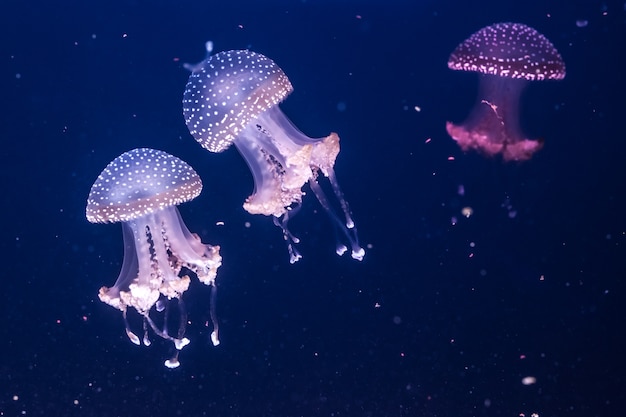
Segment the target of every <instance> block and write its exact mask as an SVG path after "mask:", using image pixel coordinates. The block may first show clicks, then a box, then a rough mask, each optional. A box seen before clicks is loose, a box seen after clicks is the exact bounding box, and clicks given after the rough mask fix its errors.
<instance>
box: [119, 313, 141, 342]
mask: <svg viewBox="0 0 626 417" xmlns="http://www.w3.org/2000/svg"><path fill="white" fill-rule="evenodd" d="M122 318H123V319H124V327H125V328H126V335H127V336H128V338H129V339H130V341H131V342H133V343H134V344H136V345H137V346H140V345H141V342H140V341H139V337H137V335H136V334H135V333H133V331H132V330H130V325H129V324H128V317H127V316H126V308H124V309H123V310H122Z"/></svg>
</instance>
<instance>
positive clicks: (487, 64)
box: [446, 23, 565, 161]
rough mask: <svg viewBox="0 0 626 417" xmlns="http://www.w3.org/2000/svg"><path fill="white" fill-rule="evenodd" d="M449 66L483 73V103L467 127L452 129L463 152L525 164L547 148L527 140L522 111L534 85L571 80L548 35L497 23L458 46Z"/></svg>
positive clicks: (479, 102) (449, 127) (449, 125)
mask: <svg viewBox="0 0 626 417" xmlns="http://www.w3.org/2000/svg"><path fill="white" fill-rule="evenodd" d="M448 67H449V68H450V69H453V70H459V71H473V72H478V73H479V74H480V85H479V92H478V100H477V103H476V104H475V106H474V108H473V109H472V111H471V113H470V115H469V117H468V118H467V119H466V120H465V122H464V123H463V124H462V125H456V124H454V123H451V122H448V123H447V124H446V130H447V131H448V134H449V135H450V136H451V137H452V138H453V139H454V140H455V141H457V143H458V144H459V146H460V147H461V149H463V150H464V151H467V150H470V149H475V150H477V151H479V152H482V153H483V154H485V155H488V156H493V155H496V154H501V155H502V159H503V160H505V161H524V160H527V159H530V157H531V156H532V155H533V154H534V153H535V152H536V151H538V150H540V149H541V148H542V146H543V142H542V141H540V140H539V141H538V140H532V139H527V138H526V137H525V135H524V134H523V132H522V131H521V129H520V124H519V114H518V107H519V101H520V96H521V94H522V91H523V90H524V88H525V87H526V85H527V84H528V82H529V81H541V80H561V79H563V78H564V77H565V64H564V63H563V59H562V58H561V55H560V54H559V52H558V51H557V50H556V48H555V47H554V45H552V43H551V42H550V41H549V40H548V39H546V37H545V36H543V35H542V34H541V33H539V32H537V31H536V30H535V29H533V28H531V27H528V26H526V25H524V24H521V23H496V24H494V25H491V26H487V27H484V28H482V29H480V30H479V31H478V32H476V33H474V34H473V35H471V36H470V37H469V38H467V39H466V40H465V41H463V42H462V43H461V44H460V45H459V46H457V48H456V49H455V50H454V51H453V52H452V54H450V58H449V60H448Z"/></svg>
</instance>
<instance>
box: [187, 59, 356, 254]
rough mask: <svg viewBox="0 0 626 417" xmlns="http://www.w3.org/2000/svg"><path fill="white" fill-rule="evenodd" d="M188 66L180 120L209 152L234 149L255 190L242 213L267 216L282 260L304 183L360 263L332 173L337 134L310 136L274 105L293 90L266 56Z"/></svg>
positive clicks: (352, 229) (293, 240)
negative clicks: (279, 240) (328, 190)
mask: <svg viewBox="0 0 626 417" xmlns="http://www.w3.org/2000/svg"><path fill="white" fill-rule="evenodd" d="M188 68H189V69H191V71H192V73H191V75H190V76H189V81H188V82H187V86H186V88H185V93H184V97H183V115H184V117H185V122H186V123H187V127H188V128H189V132H190V133H191V135H192V136H193V137H194V138H195V139H196V140H197V141H198V142H199V143H200V144H201V145H202V146H203V147H204V148H205V149H207V150H209V151H210V152H222V151H224V150H226V149H227V148H228V147H230V146H231V144H233V143H234V144H235V147H236V148H237V150H238V151H239V153H240V154H241V155H242V156H243V157H244V159H245V160H246V162H247V164H248V166H249V168H250V170H251V171H252V175H253V177H254V186H255V190H254V193H253V194H252V195H251V196H250V197H248V199H247V200H246V202H245V204H244V209H245V210H246V211H248V212H249V213H251V214H264V215H266V216H273V217H274V223H275V224H276V225H278V226H279V227H281V228H282V231H283V236H284V238H285V241H286V242H287V249H288V250H289V255H290V262H291V263H294V262H296V261H298V260H299V259H300V258H301V255H300V253H299V252H298V250H297V249H296V247H295V244H296V243H298V241H299V240H298V238H296V237H295V236H294V235H293V234H292V233H291V232H290V231H289V228H288V221H289V219H290V217H292V216H293V215H294V214H295V213H296V211H297V209H298V208H299V206H300V204H301V202H302V197H303V195H304V192H303V191H302V188H303V186H304V185H305V184H306V183H307V182H308V184H309V187H310V188H311V190H312V191H313V193H314V194H315V196H316V197H317V199H318V200H319V202H320V204H321V205H322V207H323V208H324V209H325V210H326V212H328V214H329V215H330V217H331V219H332V220H333V222H334V224H335V226H336V227H337V228H338V229H339V230H341V232H342V233H343V235H344V236H345V238H346V240H347V241H348V242H349V244H350V247H351V250H352V257H353V258H354V259H357V260H362V259H363V256H364V255H365V251H364V249H363V248H362V247H361V246H360V245H359V241H358V237H357V231H356V227H355V224H354V221H353V220H352V215H351V213H350V209H349V207H348V203H347V201H346V200H345V198H344V197H343V193H342V191H341V188H340V187H339V183H338V181H337V179H336V177H335V172H334V169H333V167H334V165H335V159H336V158H337V154H338V153H339V136H337V134H336V133H331V134H330V135H329V136H327V137H325V138H310V137H308V136H306V135H304V134H303V133H302V132H301V131H300V130H299V129H298V128H297V127H295V126H294V125H293V123H291V121H290V120H289V119H288V118H287V117H286V116H285V114H283V112H282V111H281V110H280V108H279V107H278V104H279V103H280V102H281V101H283V100H284V99H285V97H287V96H288V95H289V94H290V93H291V92H292V90H293V87H292V86H291V82H290V81H289V79H288V78H287V76H286V75H285V73H284V72H283V70H282V69H280V67H279V66H278V65H276V63H274V61H272V60H271V59H269V58H268V57H266V56H264V55H261V54H258V53H255V52H252V51H248V50H238V51H226V52H220V53H217V54H215V55H210V56H209V57H207V58H206V59H205V60H204V61H202V62H200V63H199V64H197V65H193V66H188ZM321 177H326V178H328V180H329V182H330V184H331V186H332V189H333V191H334V194H335V196H336V198H337V200H338V204H337V205H338V206H340V207H341V209H342V211H343V215H340V214H338V213H336V212H335V211H334V209H333V208H332V206H331V204H330V201H329V199H328V198H327V196H326V194H325V193H324V192H323V191H322V188H321V187H320V184H319V183H318V180H319V179H320V178H321ZM336 251H337V253H338V254H339V255H342V254H343V253H345V252H346V251H347V247H346V246H345V245H343V244H342V243H338V244H337V248H336Z"/></svg>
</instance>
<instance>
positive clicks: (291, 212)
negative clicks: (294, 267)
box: [273, 204, 302, 264]
mask: <svg viewBox="0 0 626 417" xmlns="http://www.w3.org/2000/svg"><path fill="white" fill-rule="evenodd" d="M300 207H301V205H300V204H293V205H292V206H291V207H289V208H288V209H287V211H285V212H284V213H283V214H282V216H280V217H276V216H274V218H273V220H274V224H275V225H276V226H278V227H280V229H281V230H282V232H283V239H284V240H285V243H286V244H287V252H288V253H289V263H290V264H295V263H296V262H298V261H299V260H300V259H302V254H300V251H298V249H297V248H296V245H297V244H298V243H300V239H299V238H298V237H297V236H295V235H294V234H293V233H291V231H290V230H289V220H290V219H291V218H292V217H293V216H295V215H296V214H297V213H298V211H300Z"/></svg>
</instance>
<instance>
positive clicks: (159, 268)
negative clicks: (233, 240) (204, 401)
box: [86, 148, 222, 367]
mask: <svg viewBox="0 0 626 417" xmlns="http://www.w3.org/2000/svg"><path fill="white" fill-rule="evenodd" d="M201 191H202V182H201V180H200V177H199V176H198V174H196V172H195V171H194V170H193V169H192V168H191V167H190V166H189V165H187V164H186V163H185V162H184V161H182V160H180V159H178V158H176V157H174V156H172V155H169V154H167V153H165V152H162V151H158V150H154V149H148V148H142V149H134V150H132V151H129V152H126V153H124V154H122V155H120V156H118V157H117V158H115V159H114V160H113V161H111V162H110V163H109V164H108V165H107V167H106V168H105V169H104V170H103V171H102V173H101V174H100V175H99V176H98V178H97V179H96V181H95V183H94V184H93V186H92V188H91V191H90V193H89V197H88V200H87V210H86V211H87V213H86V214H87V219H88V220H89V221H90V222H92V223H109V222H121V223H122V231H123V236H124V261H123V264H122V270H121V272H120V274H119V277H118V278H117V281H116V282H115V284H114V285H113V286H112V287H102V288H101V289H100V293H99V297H100V300H101V301H103V302H105V303H107V304H109V305H111V306H113V307H115V308H117V309H119V310H121V311H122V313H123V317H124V324H125V326H126V334H127V335H128V337H129V339H130V340H131V341H132V342H133V343H135V344H137V345H139V344H140V340H139V337H138V336H137V335H136V334H135V333H134V332H133V331H132V330H131V328H130V325H129V323H128V320H127V310H128V308H129V307H131V308H133V309H135V310H136V311H137V312H139V314H140V315H141V316H142V317H143V334H144V336H143V342H144V344H145V345H150V343H151V342H150V339H149V337H148V329H152V330H153V331H154V333H156V334H157V335H158V336H160V337H162V338H163V339H166V340H169V341H172V342H173V343H174V345H175V347H176V349H177V350H176V353H175V355H174V356H173V357H172V359H169V360H168V361H166V362H165V365H166V366H168V367H176V366H178V365H179V362H178V350H180V349H182V348H183V347H184V346H185V345H187V344H188V343H189V340H188V339H187V338H185V337H184V336H185V326H186V324H187V316H186V312H185V308H184V305H183V301H182V295H183V293H184V292H185V291H187V289H188V288H189V284H190V278H189V276H188V275H186V274H185V272H186V271H187V270H190V271H193V272H194V273H195V274H196V276H197V277H198V279H199V280H200V281H201V282H203V283H204V284H206V285H210V286H211V287H212V288H211V290H212V300H211V318H212V319H213V325H214V328H213V333H212V334H211V339H212V341H213V343H214V344H218V343H219V339H218V326H217V320H216V319H215V310H214V309H215V302H214V301H215V278H216V274H217V269H218V268H219V266H220V265H221V261H222V258H221V256H220V254H219V246H211V245H207V244H204V243H202V242H201V241H200V238H199V237H198V235H196V234H192V233H191V232H190V231H189V230H188V229H187V227H186V226H185V224H184V223H183V220H182V218H181V216H180V213H179V212H178V209H177V207H176V206H177V205H178V204H180V203H183V202H185V201H189V200H192V199H193V198H195V197H197V196H198V195H199V194H200V192H201ZM172 299H176V300H178V309H179V312H180V317H179V321H178V331H177V333H176V335H175V336H171V335H170V334H169V332H168V328H167V321H168V311H167V306H168V304H169V303H168V301H169V300H172ZM155 310H156V312H155ZM163 310H165V311H163ZM162 311H163V314H161V315H160V317H159V320H160V322H162V327H159V326H158V325H157V323H156V322H155V321H154V320H153V315H155V314H156V313H160V312H162Z"/></svg>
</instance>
